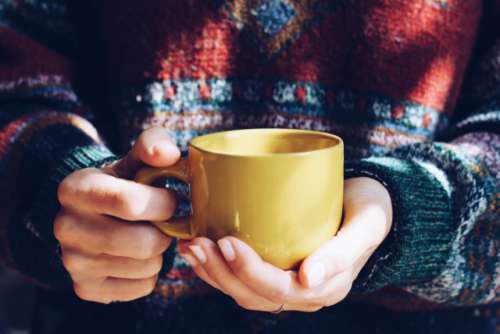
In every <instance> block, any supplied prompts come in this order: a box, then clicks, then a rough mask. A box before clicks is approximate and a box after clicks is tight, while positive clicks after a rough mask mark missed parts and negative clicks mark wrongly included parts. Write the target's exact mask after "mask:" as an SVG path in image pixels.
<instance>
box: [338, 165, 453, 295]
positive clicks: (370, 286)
mask: <svg viewBox="0 0 500 334" xmlns="http://www.w3.org/2000/svg"><path fill="white" fill-rule="evenodd" d="M345 175H346V178H352V177H359V176H366V177H371V178H374V179H377V180H379V181H380V182H381V183H383V184H384V186H385V187H386V188H387V189H388V191H389V193H390V195H391V199H392V205H393V212H394V214H393V217H394V219H393V228H392V230H391V233H390V234H389V236H388V237H387V239H386V240H385V241H384V243H383V244H382V246H381V247H380V248H379V249H378V250H377V251H376V252H375V254H374V255H373V256H372V258H371V260H370V261H369V263H368V264H367V266H366V267H365V268H364V269H363V271H362V272H361V273H360V275H359V277H358V279H357V281H356V283H355V291H357V292H368V291H373V290H377V289H379V288H382V287H384V286H387V285H401V284H405V285H406V284H409V283H417V282H421V281H427V280H430V279H432V278H433V277H435V276H436V275H438V274H439V272H440V271H441V269H442V268H443V266H444V265H445V263H446V260H447V258H448V253H449V249H450V243H451V240H452V237H453V224H452V214H451V213H452V212H451V206H450V196H449V193H448V192H447V190H446V189H445V188H444V187H443V185H442V184H441V183H440V182H439V181H438V179H437V178H436V177H435V176H433V175H432V174H430V173H429V172H428V171H427V170H426V169H425V168H423V167H422V166H420V165H419V164H417V163H414V162H411V161H405V160H400V159H397V158H389V157H374V158H368V159H363V160H359V161H348V162H346V169H345Z"/></svg>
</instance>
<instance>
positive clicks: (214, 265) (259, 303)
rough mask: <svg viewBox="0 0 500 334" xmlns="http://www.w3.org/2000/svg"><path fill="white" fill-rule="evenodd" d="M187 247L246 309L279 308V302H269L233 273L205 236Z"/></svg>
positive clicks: (224, 288) (214, 278)
mask: <svg viewBox="0 0 500 334" xmlns="http://www.w3.org/2000/svg"><path fill="white" fill-rule="evenodd" d="M189 248H190V250H191V252H192V254H193V255H194V256H195V257H196V259H197V260H198V262H199V263H200V265H201V266H202V267H203V269H204V270H205V272H206V273H207V274H208V276H209V277H210V278H211V279H212V280H213V281H214V282H216V284H217V285H218V286H219V287H221V289H222V291H223V292H224V293H226V294H228V295H230V296H231V297H232V298H233V299H234V300H235V301H236V303H238V305H240V306H241V307H243V308H245V309H247V310H254V311H266V312H271V311H273V310H276V309H277V308H279V306H280V303H274V302H271V301H270V300H268V299H267V298H265V297H264V295H263V294H259V293H257V292H256V291H254V290H252V289H250V288H249V287H248V286H246V285H245V284H244V283H243V282H242V281H241V280H239V279H238V277H236V276H235V275H234V274H233V272H232V271H231V269H230V268H229V267H228V265H227V264H226V261H225V260H224V258H223V257H222V255H221V253H220V252H219V249H218V247H217V245H216V244H215V243H214V242H212V241H211V240H209V239H207V238H197V239H195V240H193V241H192V243H191V245H190V246H189Z"/></svg>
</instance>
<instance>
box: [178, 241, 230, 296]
mask: <svg viewBox="0 0 500 334" xmlns="http://www.w3.org/2000/svg"><path fill="white" fill-rule="evenodd" d="M188 243H189V242H186V241H179V243H178V244H177V247H178V249H179V254H180V255H181V256H182V257H183V258H184V260H186V261H187V263H189V265H190V266H191V268H192V269H193V271H194V272H195V273H196V275H197V276H198V277H199V278H201V279H202V280H203V281H204V282H205V283H207V284H208V285H210V286H212V287H213V288H215V289H217V290H219V291H222V292H223V293H226V292H225V291H224V290H223V289H222V287H220V286H219V285H218V284H217V283H216V282H215V281H214V280H213V279H212V278H211V277H210V276H209V275H208V273H207V272H206V271H205V269H204V268H203V266H201V265H200V263H199V262H198V260H196V257H195V255H194V254H193V253H192V252H191V251H190V250H189V248H188ZM226 294H227V293H226Z"/></svg>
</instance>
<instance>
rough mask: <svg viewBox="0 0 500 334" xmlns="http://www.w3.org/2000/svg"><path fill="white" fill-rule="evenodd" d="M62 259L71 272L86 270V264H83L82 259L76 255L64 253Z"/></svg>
mask: <svg viewBox="0 0 500 334" xmlns="http://www.w3.org/2000/svg"><path fill="white" fill-rule="evenodd" d="M61 260H62V262H63V264H64V268H66V270H68V271H69V272H70V273H76V272H82V271H85V266H84V265H83V263H82V261H80V260H79V259H78V258H77V257H75V256H71V255H68V254H67V253H63V255H62V258H61Z"/></svg>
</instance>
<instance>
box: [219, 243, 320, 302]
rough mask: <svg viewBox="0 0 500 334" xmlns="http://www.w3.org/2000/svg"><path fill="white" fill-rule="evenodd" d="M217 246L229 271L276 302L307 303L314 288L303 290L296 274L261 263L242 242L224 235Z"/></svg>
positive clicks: (255, 254) (252, 251)
mask: <svg viewBox="0 0 500 334" xmlns="http://www.w3.org/2000/svg"><path fill="white" fill-rule="evenodd" d="M218 245H219V248H220V250H221V252H222V254H223V256H224V258H225V259H226V261H227V263H228V265H229V267H230V268H231V270H232V272H233V273H234V274H235V276H236V277H238V278H239V279H240V280H241V281H242V282H243V283H244V284H245V285H246V286H248V287H249V288H250V289H252V290H253V291H256V292H258V293H259V294H260V295H261V296H265V297H266V298H267V299H269V300H271V301H272V302H274V303H277V304H278V305H280V304H282V303H301V304H302V303H307V302H308V300H309V298H311V297H312V296H313V295H314V291H308V290H306V289H304V288H303V287H302V286H301V285H300V283H299V281H298V279H297V277H296V274H295V273H294V272H292V271H284V270H281V269H279V268H277V267H275V266H273V265H271V264H269V263H267V262H264V261H263V260H262V259H261V258H260V256H259V255H258V254H257V253H255V251H254V250H253V249H252V248H251V247H250V246H248V245H247V244H245V243H244V242H243V241H241V240H239V239H237V238H234V237H225V238H223V239H220V240H219V241H218Z"/></svg>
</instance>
